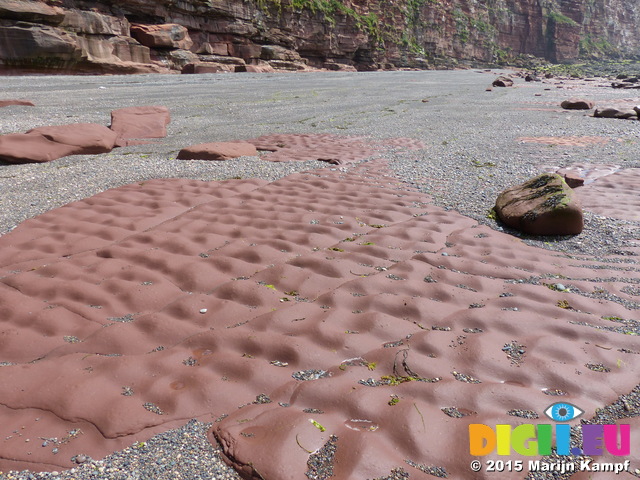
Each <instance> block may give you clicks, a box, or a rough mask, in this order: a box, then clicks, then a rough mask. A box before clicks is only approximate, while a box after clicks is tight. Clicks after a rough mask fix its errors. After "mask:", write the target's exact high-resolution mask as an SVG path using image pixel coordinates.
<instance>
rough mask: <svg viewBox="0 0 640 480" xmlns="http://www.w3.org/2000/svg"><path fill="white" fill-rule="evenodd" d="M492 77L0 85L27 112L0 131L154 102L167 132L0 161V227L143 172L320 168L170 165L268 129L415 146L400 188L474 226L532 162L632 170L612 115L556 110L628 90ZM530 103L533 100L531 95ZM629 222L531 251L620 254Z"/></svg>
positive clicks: (329, 76) (10, 116)
mask: <svg viewBox="0 0 640 480" xmlns="http://www.w3.org/2000/svg"><path fill="white" fill-rule="evenodd" d="M499 73H504V72H501V71H491V72H487V71H479V70H467V71H426V72H376V73H306V74H300V75H293V74H242V75H223V74H220V75H155V76H154V75H138V76H103V77H94V76H87V77H69V76H59V77H48V76H34V77H5V78H4V79H3V86H2V88H1V89H0V96H1V97H2V98H7V99H9V98H24V99H29V100H31V101H33V102H34V103H35V104H36V107H30V108H29V107H19V106H11V107H6V108H4V109H3V110H2V112H0V113H1V116H0V134H6V133H17V132H24V131H26V130H28V129H30V128H35V127H38V126H43V125H61V124H68V123H79V122H94V123H99V124H104V125H108V124H109V115H110V112H111V110H113V109H116V108H123V107H131V106H139V105H165V106H167V107H168V108H169V110H170V112H171V115H172V122H171V124H170V125H169V127H168V137H167V138H166V139H162V140H160V141H157V142H153V143H150V144H148V145H139V146H135V147H126V148H121V149H116V150H114V151H113V152H111V153H109V154H103V155H98V156H73V157H66V158H63V159H59V160H57V161H55V162H51V163H48V164H40V165H1V170H0V191H2V196H1V197H0V208H1V213H0V233H4V232H7V231H9V230H11V229H12V228H13V227H15V225H17V224H18V223H20V222H21V221H23V220H25V219H27V218H30V217H33V216H35V215H37V214H39V213H42V212H44V211H47V210H50V209H51V208H54V207H57V206H60V205H64V204H66V203H68V202H71V201H74V200H78V199H81V198H86V197H88V196H91V195H93V194H95V193H98V192H100V191H103V190H105V189H107V188H111V187H116V186H120V185H124V184H127V183H131V182H134V181H139V180H145V179H150V178H170V177H183V178H194V179H202V180H221V179H226V178H237V177H241V178H249V177H257V178H263V179H266V180H274V179H276V178H280V177H282V176H285V175H288V174H289V173H292V172H294V171H304V170H308V169H310V168H318V167H325V166H326V164H324V163H322V162H306V163H295V164H289V163H280V164H273V163H267V162H259V161H256V160H255V159H243V160H236V161H231V162H224V163H216V162H206V161H191V162H184V161H180V160H176V159H175V157H176V155H177V153H178V151H179V150H180V149H181V148H183V147H185V146H188V145H192V144H197V143H204V142H214V141H227V140H235V139H247V138H253V137H257V136H260V135H266V134H274V133H332V134H337V135H361V136H365V137H368V138H371V139H373V140H380V139H385V138H391V137H409V138H413V139H417V140H421V141H422V142H423V143H424V144H425V145H426V146H427V148H426V149H424V150H422V151H417V152H412V153H411V154H406V153H403V154H401V155H393V154H388V158H390V159H391V160H392V168H393V169H394V171H395V172H396V173H397V174H398V176H399V177H400V178H402V179H403V180H405V181H407V182H410V183H412V184H414V185H415V186H417V187H418V188H420V189H421V190H422V191H424V192H426V193H430V194H431V195H432V196H433V198H434V202H435V203H436V204H437V205H440V206H444V207H448V208H452V209H455V210H457V211H459V212H461V213H463V214H465V215H469V216H471V217H473V218H474V219H476V220H478V221H480V222H483V223H487V224H493V222H491V221H489V220H488V219H487V218H486V214H487V211H488V209H490V208H491V207H492V206H493V203H494V201H495V198H496V196H497V194H498V193H499V192H500V191H502V190H504V189H505V188H507V187H509V186H512V185H515V184H517V183H520V182H522V181H523V180H525V179H527V178H529V177H531V176H533V175H535V174H537V173H538V172H539V171H540V167H541V166H546V165H553V166H558V167H564V166H567V165H570V164H572V163H578V162H586V163H614V164H618V165H620V166H621V168H632V167H639V166H640V161H638V157H637V150H638V144H637V139H638V136H639V133H640V122H633V121H614V120H612V119H601V118H600V119H598V118H591V117H589V116H587V115H586V114H585V113H584V112H582V111H568V110H565V111H562V110H561V109H559V104H560V102H561V101H562V100H565V99H567V98H568V97H571V96H575V95H583V96H588V97H589V98H591V99H592V100H594V101H595V102H596V103H597V104H610V103H614V104H624V105H627V106H633V105H636V104H638V103H640V97H638V96H635V97H633V94H634V92H635V91H631V92H630V91H628V90H627V91H621V90H615V89H612V88H609V85H610V82H608V81H606V80H599V81H591V82H582V81H580V80H566V79H564V80H563V79H559V80H557V79H548V80H545V81H544V82H532V83H525V82H524V81H523V80H522V79H518V80H517V81H516V87H515V88H494V89H493V91H491V92H486V91H485V88H486V87H487V86H490V84H491V82H492V81H493V79H494V78H495V76H496V75H497V74H499ZM536 95H539V96H536ZM552 136H589V137H605V138H607V139H609V141H608V142H607V143H604V144H596V145H589V146H586V147H570V146H561V145H558V146H549V145H541V144H535V143H522V142H520V141H519V140H518V139H519V138H521V137H552ZM639 235H640V234H639V233H638V225H637V224H633V223H630V222H625V221H620V220H614V219H609V218H603V217H602V216H598V215H592V214H587V216H586V228H585V232H584V233H583V234H582V235H580V236H578V237H576V238H573V239H546V241H545V242H539V241H535V240H533V239H532V240H531V243H532V244H536V245H538V246H543V247H545V248H555V249H558V250H562V251H567V252H575V253H588V254H592V255H594V256H597V255H602V254H610V253H620V252H624V250H625V248H626V247H628V246H630V245H633V242H634V239H637V238H638V236H639Z"/></svg>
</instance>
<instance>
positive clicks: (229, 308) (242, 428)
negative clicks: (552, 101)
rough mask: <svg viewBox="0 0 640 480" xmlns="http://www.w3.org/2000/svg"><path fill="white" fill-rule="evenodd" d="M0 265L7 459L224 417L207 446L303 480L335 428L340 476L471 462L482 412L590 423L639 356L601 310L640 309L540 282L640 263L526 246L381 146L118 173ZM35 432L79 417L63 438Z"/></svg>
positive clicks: (19, 234) (82, 449) (46, 220)
mask: <svg viewBox="0 0 640 480" xmlns="http://www.w3.org/2000/svg"><path fill="white" fill-rule="evenodd" d="M607 178H609V177H607ZM594 184H595V183H594ZM175 203H178V204H179V207H178V206H176V205H175ZM56 225H59V227H57V228H56ZM48 230H49V231H50V232H51V235H49V236H47V235H46V232H47V231H48ZM32 233H35V237H38V238H39V239H37V240H34V238H33V237H34V235H31V234H32ZM78 238H85V244H84V246H83V247H82V248H76V247H75V246H74V245H75V242H76V240H77V239H78ZM0 265H2V270H1V274H0V313H2V315H0V329H1V330H2V331H3V332H7V334H5V335H0V352H1V353H0V362H5V363H4V364H3V365H5V366H2V367H0V381H2V382H3V385H5V386H6V388H3V389H1V390H0V405H2V406H0V470H3V471H6V470H7V469H8V468H15V469H19V468H24V467H30V468H31V469H34V470H38V469H40V468H42V469H48V470H51V469H54V468H55V469H56V470H60V468H63V467H71V466H72V465H71V463H70V460H69V459H70V458H71V457H72V456H73V455H75V454H77V453H85V454H89V455H91V456H92V457H94V458H100V457H101V456H103V455H105V454H107V453H110V452H112V451H114V450H117V449H120V448H122V447H124V446H128V445H130V444H131V443H133V441H134V439H135V440H136V441H139V440H142V439H145V438H148V437H150V436H151V435H153V434H155V433H157V432H159V431H162V430H164V429H168V428H171V427H174V426H177V425H178V424H180V423H181V422H182V423H183V422H184V419H185V418H192V417H195V418H202V419H205V420H208V421H213V420H214V419H216V418H222V417H223V416H225V415H228V416H226V417H225V418H224V419H222V420H221V421H219V422H217V423H215V424H214V428H213V429H212V431H211V435H212V440H213V437H215V438H216V439H218V440H220V441H221V442H222V444H223V447H224V451H225V454H226V455H227V457H228V460H229V462H231V463H232V464H233V465H235V466H236V467H237V468H238V469H239V470H240V471H243V472H245V474H246V475H247V476H249V477H251V476H252V475H253V477H254V478H257V476H258V473H256V472H259V474H260V475H261V476H262V477H263V478H264V479H265V480H276V479H277V480H280V479H283V478H295V479H298V478H305V474H306V473H307V472H308V471H309V468H310V467H309V462H310V460H313V457H312V454H311V453H309V452H313V451H315V450H317V449H319V448H322V447H323V446H325V445H331V443H328V442H330V441H332V435H333V436H335V437H337V439H336V440H334V441H333V442H334V443H335V456H334V461H333V462H332V466H331V468H333V472H334V477H335V478H379V477H383V476H386V475H389V473H390V472H391V471H392V470H393V469H399V468H401V469H403V470H404V471H406V472H408V473H410V475H411V478H418V479H422V478H424V479H429V478H433V476H432V475H429V474H428V473H425V472H428V471H430V470H429V469H430V468H431V469H436V468H439V469H443V470H440V471H446V473H447V475H448V476H449V478H469V477H468V475H469V463H470V461H471V460H472V459H473V458H472V457H470V455H469V452H468V444H467V443H465V441H464V440H461V439H466V438H467V437H468V433H467V432H468V425H469V424H470V423H485V424H487V425H496V424H511V425H519V424H521V423H527V422H534V423H542V422H544V421H545V420H544V419H545V417H544V413H543V412H544V410H545V409H546V408H547V407H548V406H549V405H550V404H552V403H554V402H556V401H557V400H558V399H561V400H562V401H569V402H571V403H573V404H575V405H577V406H579V407H580V408H582V409H583V410H585V416H586V418H590V417H591V416H592V415H593V414H594V412H595V410H596V409H597V408H600V407H602V406H604V405H605V404H608V403H611V402H612V401H614V400H615V399H616V398H617V397H618V395H621V394H624V393H628V392H629V391H630V390H631V389H632V388H634V387H635V385H636V383H637V378H638V376H639V374H640V348H638V345H637V343H638V342H637V337H635V336H632V335H624V334H623V333H617V332H615V331H613V330H612V327H616V326H620V325H622V324H621V323H619V322H616V321H613V320H611V318H612V317H620V318H622V319H632V318H634V315H635V313H634V311H630V310H627V309H626V308H625V307H624V306H622V305H620V304H619V303H615V302H612V301H609V300H607V299H604V298H591V297H589V296H582V295H579V294H576V293H570V292H561V291H556V290H553V289H552V288H550V287H549V286H547V285H545V283H547V284H554V283H556V282H557V280H554V279H552V278H551V276H553V275H562V280H561V281H562V283H563V284H564V285H567V286H577V287H578V288H580V289H581V290H584V291H593V288H588V287H594V286H596V287H600V288H606V289H607V290H609V291H612V292H614V291H615V292H622V290H623V289H625V287H628V286H629V284H630V283H629V281H631V282H635V281H637V279H638V278H640V272H639V271H638V269H637V268H635V266H630V268H629V269H628V270H627V271H624V272H621V271H620V270H618V269H617V267H618V266H619V264H615V263H612V264H607V263H600V262H594V261H591V260H588V259H580V258H567V257H562V256H558V255H557V253H555V252H550V251H546V250H540V249H536V248H533V247H529V246H526V245H525V244H524V243H522V242H521V241H520V240H518V239H516V238H514V237H511V236H508V235H504V234H502V233H500V232H497V231H494V230H491V229H489V228H487V227H484V226H480V225H478V224H477V223H476V222H475V221H473V220H470V219H468V218H466V217H463V216H461V215H458V214H456V213H455V212H451V211H444V210H442V209H440V208H436V207H434V206H432V205H430V204H429V198H428V197H427V196H425V195H423V194H420V193H417V192H413V191H408V190H406V189H404V188H403V186H402V185H401V184H400V183H399V182H397V181H395V180H394V179H393V177H392V176H391V175H390V174H389V172H388V171H387V170H386V169H385V167H384V164H382V163H378V162H368V163H363V164H361V165H359V166H357V167H354V168H351V169H350V170H349V171H344V172H342V171H331V170H329V169H324V170H320V171H315V172H308V173H301V174H294V175H291V176H289V177H286V178H283V179H281V180H278V181H276V182H272V183H266V182H262V181H253V180H242V181H233V182H230V183H229V182H194V181H186V180H177V179H173V180H156V181H151V182H144V183H143V184H135V185H131V186H127V187H122V188H119V189H114V190H110V191H108V192H104V193H102V194H100V195H98V196H96V197H93V198H92V199H88V200H85V201H82V202H76V203H74V204H71V205H69V206H67V207H63V208H61V209H57V210H53V211H51V212H49V213H47V214H45V215H42V216H40V217H37V218H35V219H33V220H30V221H29V222H26V223H25V224H23V225H21V226H20V227H18V228H17V229H16V230H14V231H13V232H11V233H9V234H7V235H4V236H2V237H0ZM591 267H596V268H591ZM540 277H542V280H540V281H538V282H535V281H532V280H531V279H535V278H540ZM598 278H608V279H609V281H607V282H606V284H604V283H603V282H602V281H596V279H598ZM627 298H629V299H631V300H633V295H629V296H628V297H627ZM513 342H515V343H516V344H517V345H518V348H519V349H522V350H523V351H524V353H523V354H517V355H515V356H514V355H511V356H510V355H509V354H508V353H507V352H506V351H505V350H504V348H505V345H511V344H513ZM634 352H635V353H634ZM619 362H622V363H619ZM619 365H620V366H619ZM52 379H55V381H52ZM476 381H479V382H480V383H476ZM559 391H561V392H563V393H564V395H563V396H560V397H558V396H553V395H550V393H558V392H559ZM123 393H131V394H127V395H123ZM394 399H395V400H394ZM443 408H445V409H447V408H448V409H449V410H447V412H449V413H452V412H456V411H457V412H462V414H463V415H464V416H461V417H460V418H456V416H455V415H454V416H450V415H448V414H447V413H446V412H445V411H443V410H442V409H443ZM514 409H519V410H527V411H531V412H534V413H535V414H537V415H538V417H539V418H537V419H535V420H529V419H524V418H519V417H514V416H512V415H509V414H508V412H510V411H513V410H514ZM36 418H38V419H39V420H38V421H36V420H35V419H36ZM312 421H313V422H316V423H312ZM318 425H321V426H322V427H323V428H324V429H325V430H324V431H322V430H321V429H320V428H319V427H318ZM23 426H24V427H25V428H24V430H21V431H24V434H23V435H28V436H29V438H33V439H35V438H39V437H44V438H51V437H58V438H63V437H64V436H65V435H68V432H69V431H73V430H75V429H80V430H81V431H82V435H81V436H78V437H77V438H75V437H73V438H69V441H68V442H67V443H64V444H61V445H60V446H58V448H59V453H58V454H57V455H54V454H53V452H52V448H43V447H41V446H38V448H30V446H27V444H25V442H24V439H22V438H18V437H16V436H14V435H12V432H13V431H14V430H16V429H21V428H22V427H23ZM38 443H39V442H38ZM29 453H30V454H29ZM488 458H494V457H488ZM518 458H519V457H517V456H513V459H518ZM630 459H631V460H632V462H638V461H639V460H640V458H639V457H638V453H637V449H634V450H632V455H631V457H630ZM407 461H408V462H409V463H408V462H407ZM311 463H312V462H311ZM431 471H435V470H431ZM474 478H479V479H483V478H487V479H488V478H498V479H507V478H513V477H512V474H509V475H507V474H504V473H503V474H500V473H491V474H489V473H485V472H482V473H479V474H477V475H476V476H474Z"/></svg>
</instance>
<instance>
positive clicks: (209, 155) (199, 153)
mask: <svg viewBox="0 0 640 480" xmlns="http://www.w3.org/2000/svg"><path fill="white" fill-rule="evenodd" d="M256 155H258V151H257V150H256V147H255V146H254V145H252V144H251V143H247V142H214V143H201V144H199V145H192V146H190V147H186V148H183V149H182V150H180V153H178V159H180V160H229V159H230V158H236V157H243V156H249V157H252V156H256Z"/></svg>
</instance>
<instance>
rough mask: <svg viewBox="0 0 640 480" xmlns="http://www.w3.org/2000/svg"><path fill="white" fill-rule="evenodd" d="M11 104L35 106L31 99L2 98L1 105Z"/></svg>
mask: <svg viewBox="0 0 640 480" xmlns="http://www.w3.org/2000/svg"><path fill="white" fill-rule="evenodd" d="M10 105H22V106H25V107H35V104H34V103H33V102H31V101H30V100H0V107H8V106H10Z"/></svg>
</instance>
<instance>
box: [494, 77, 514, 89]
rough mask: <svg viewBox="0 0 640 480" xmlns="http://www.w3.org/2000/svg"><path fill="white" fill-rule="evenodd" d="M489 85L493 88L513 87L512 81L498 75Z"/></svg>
mask: <svg viewBox="0 0 640 480" xmlns="http://www.w3.org/2000/svg"><path fill="white" fill-rule="evenodd" d="M491 85H493V86H494V87H513V80H511V79H510V78H509V77H505V76H504V75H500V76H499V77H498V78H496V79H495V80H494V81H493V83H492V84H491Z"/></svg>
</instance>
